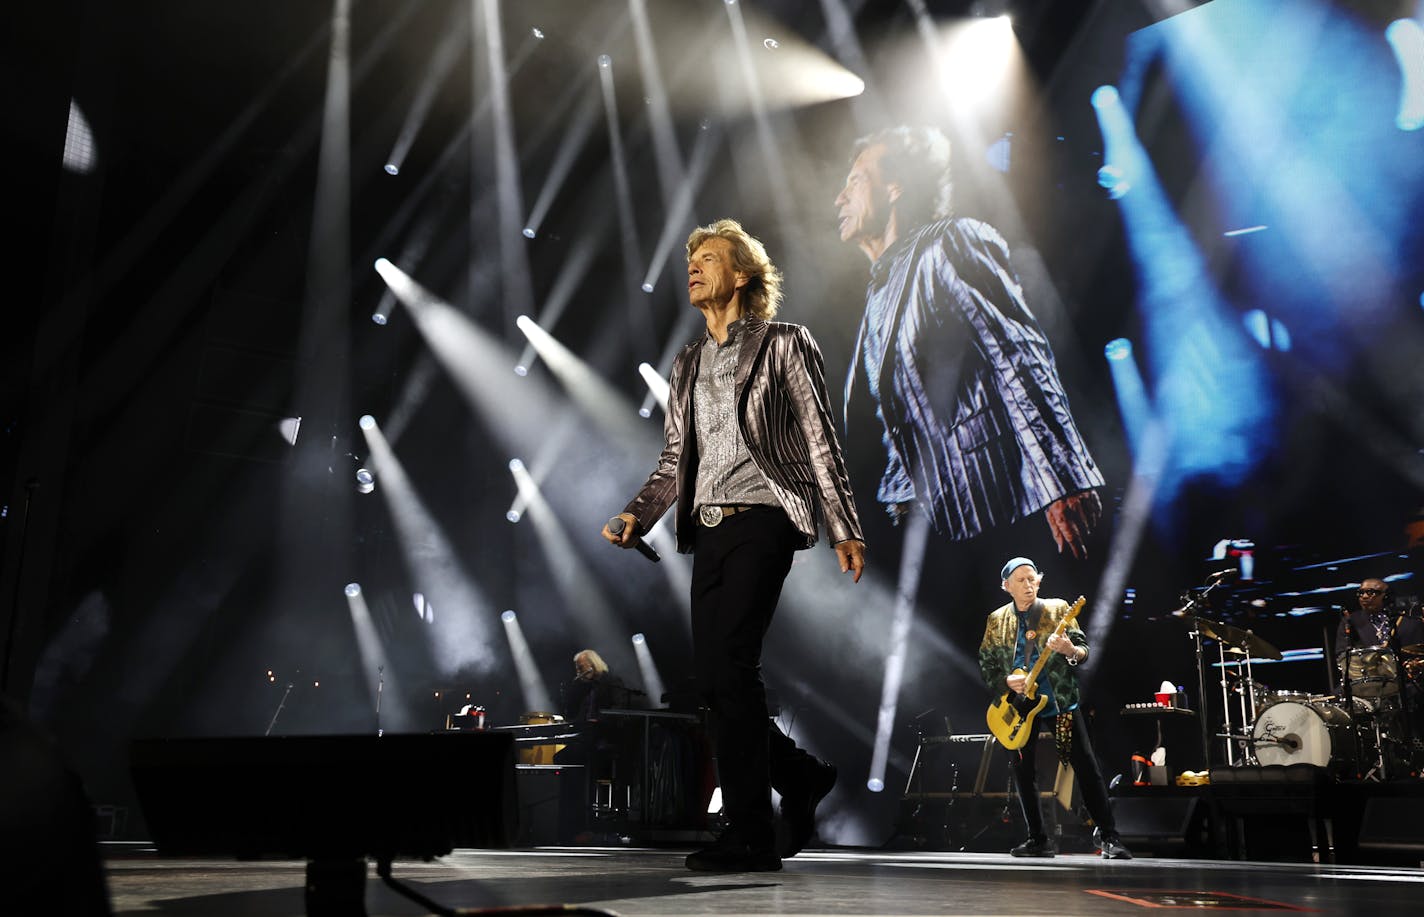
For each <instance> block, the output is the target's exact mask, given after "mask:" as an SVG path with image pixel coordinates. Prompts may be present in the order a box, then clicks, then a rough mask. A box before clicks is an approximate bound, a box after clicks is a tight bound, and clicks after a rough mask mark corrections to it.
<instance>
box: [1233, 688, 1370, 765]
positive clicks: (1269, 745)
mask: <svg viewBox="0 0 1424 917" xmlns="http://www.w3.org/2000/svg"><path fill="white" fill-rule="evenodd" d="M1349 729H1350V714H1349V713H1347V712H1345V710H1344V709H1343V708H1340V707H1337V706H1335V705H1334V704H1324V703H1315V704H1302V703H1298V702H1296V701H1285V702H1282V703H1279V704H1274V705H1272V706H1270V707H1268V708H1266V710H1265V712H1263V713H1262V714H1261V715H1260V716H1259V717H1257V718H1256V722H1255V724H1254V725H1253V726H1252V727H1251V738H1252V741H1253V743H1254V744H1255V747H1256V760H1257V761H1259V762H1261V763H1262V764H1314V765H1315V766H1317V767H1330V768H1342V767H1344V766H1346V765H1347V764H1348V763H1349V756H1348V753H1347V749H1348V747H1349V740H1350V736H1349Z"/></svg>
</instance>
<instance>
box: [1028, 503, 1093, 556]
mask: <svg viewBox="0 0 1424 917" xmlns="http://www.w3.org/2000/svg"><path fill="white" fill-rule="evenodd" d="M1043 515H1044V517H1045V518H1046V519H1048V528H1049V531H1051V532H1053V540H1054V541H1055V542H1057V543H1058V553H1059V554H1062V553H1063V550H1064V549H1065V548H1066V549H1067V550H1068V552H1069V553H1070V554H1072V555H1073V556H1074V557H1076V558H1078V559H1079V560H1082V559H1083V558H1085V557H1087V556H1088V544H1087V541H1088V535H1089V534H1091V533H1092V531H1093V528H1094V527H1095V526H1096V525H1097V524H1098V520H1099V519H1100V518H1101V517H1102V515H1103V501H1102V500H1101V499H1100V498H1099V497H1098V492H1097V491H1096V490H1085V491H1082V492H1080V493H1076V494H1072V495H1070V496H1067V497H1064V498H1063V499H1061V500H1055V501H1054V502H1052V503H1050V504H1048V509H1046V510H1044V511H1043Z"/></svg>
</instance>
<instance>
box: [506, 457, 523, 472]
mask: <svg viewBox="0 0 1424 917" xmlns="http://www.w3.org/2000/svg"><path fill="white" fill-rule="evenodd" d="M509 470H510V471H513V472H515V473H516V474H517V473H519V472H521V471H523V470H524V463H523V462H522V461H520V460H519V459H517V458H512V459H510V460H509Z"/></svg>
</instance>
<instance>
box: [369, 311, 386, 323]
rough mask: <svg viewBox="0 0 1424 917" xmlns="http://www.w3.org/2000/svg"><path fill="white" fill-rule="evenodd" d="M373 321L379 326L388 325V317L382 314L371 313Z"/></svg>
mask: <svg viewBox="0 0 1424 917" xmlns="http://www.w3.org/2000/svg"><path fill="white" fill-rule="evenodd" d="M371 321H373V322H375V323H376V324H378V325H384V324H385V323H386V317H385V316H384V315H382V314H381V313H380V312H373V313H371Z"/></svg>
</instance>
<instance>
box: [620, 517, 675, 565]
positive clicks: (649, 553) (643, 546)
mask: <svg viewBox="0 0 1424 917" xmlns="http://www.w3.org/2000/svg"><path fill="white" fill-rule="evenodd" d="M627 525H628V523H627V522H626V521H625V520H624V519H623V517H622V516H614V517H613V518H612V519H609V520H608V531H610V532H612V533H613V534H615V535H622V534H623V529H624V528H625V527H626V526H627ZM633 547H635V548H637V549H638V553H639V554H641V555H643V556H644V557H646V558H647V559H648V560H651V561H652V562H653V563H657V562H658V561H660V560H662V558H661V557H659V556H658V552H657V551H655V550H653V546H652V545H650V544H648V543H647V542H646V541H644V540H643V539H641V538H639V539H638V540H637V541H635V542H633Z"/></svg>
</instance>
